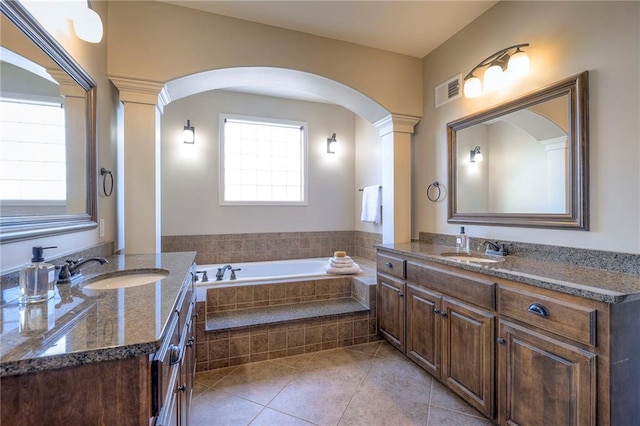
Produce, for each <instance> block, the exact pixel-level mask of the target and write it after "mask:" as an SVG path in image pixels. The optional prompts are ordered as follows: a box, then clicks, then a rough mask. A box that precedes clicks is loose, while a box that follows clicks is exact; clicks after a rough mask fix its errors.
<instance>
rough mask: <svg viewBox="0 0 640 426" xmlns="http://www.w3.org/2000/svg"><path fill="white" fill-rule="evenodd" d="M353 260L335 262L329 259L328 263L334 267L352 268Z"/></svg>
mask: <svg viewBox="0 0 640 426" xmlns="http://www.w3.org/2000/svg"><path fill="white" fill-rule="evenodd" d="M353 263H354V262H353V261H351V262H334V261H332V260H330V261H329V263H328V265H329V266H330V267H332V268H352V267H353Z"/></svg>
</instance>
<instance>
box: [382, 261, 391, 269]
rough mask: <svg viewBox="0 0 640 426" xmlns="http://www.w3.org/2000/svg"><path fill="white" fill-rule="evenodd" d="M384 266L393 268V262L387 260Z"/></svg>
mask: <svg viewBox="0 0 640 426" xmlns="http://www.w3.org/2000/svg"><path fill="white" fill-rule="evenodd" d="M384 266H386V267H387V268H393V263H391V262H387V263H385V264H384Z"/></svg>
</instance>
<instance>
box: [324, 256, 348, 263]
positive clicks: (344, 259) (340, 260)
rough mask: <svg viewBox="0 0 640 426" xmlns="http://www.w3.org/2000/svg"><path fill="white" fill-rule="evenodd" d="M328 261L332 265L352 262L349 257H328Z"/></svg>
mask: <svg viewBox="0 0 640 426" xmlns="http://www.w3.org/2000/svg"><path fill="white" fill-rule="evenodd" d="M329 260H330V261H332V262H334V263H351V262H353V260H352V259H351V258H350V257H349V256H343V257H330V258H329Z"/></svg>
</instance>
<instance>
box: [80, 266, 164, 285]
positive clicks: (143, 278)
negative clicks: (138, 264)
mask: <svg viewBox="0 0 640 426" xmlns="http://www.w3.org/2000/svg"><path fill="white" fill-rule="evenodd" d="M168 276H169V271H166V270H164V269H140V270H132V271H118V272H112V273H109V274H104V275H101V276H99V277H98V278H96V279H95V280H92V281H91V282H89V283H88V284H86V285H85V286H84V287H83V288H84V289H86V290H113V289H118V288H128V287H136V286H139V285H144V284H149V283H152V282H156V281H160V280H162V279H164V278H166V277H168Z"/></svg>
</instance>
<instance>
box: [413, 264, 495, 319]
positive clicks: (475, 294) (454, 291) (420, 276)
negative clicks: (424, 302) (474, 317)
mask: <svg viewBox="0 0 640 426" xmlns="http://www.w3.org/2000/svg"><path fill="white" fill-rule="evenodd" d="M407 281H411V282H413V283H416V284H419V285H421V286H424V287H427V288H430V289H432V290H436V291H439V292H442V293H444V294H447V295H449V296H453V297H456V298H458V299H460V300H464V301H466V302H469V303H473V304H474V305H477V306H481V307H483V308H486V309H489V310H492V311H493V310H495V305H496V303H495V286H496V283H495V282H494V281H493V280H491V279H490V278H488V277H486V276H484V275H480V274H474V273H472V272H466V271H460V270H458V269H455V268H450V267H448V266H444V265H436V264H432V263H426V262H424V263H423V262H419V261H415V262H414V261H412V260H409V261H408V262H407Z"/></svg>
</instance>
